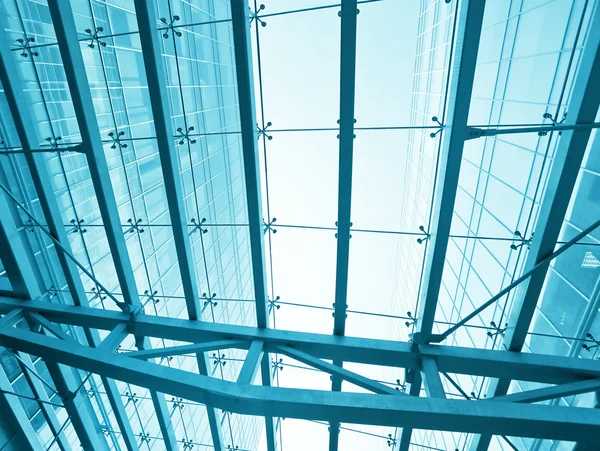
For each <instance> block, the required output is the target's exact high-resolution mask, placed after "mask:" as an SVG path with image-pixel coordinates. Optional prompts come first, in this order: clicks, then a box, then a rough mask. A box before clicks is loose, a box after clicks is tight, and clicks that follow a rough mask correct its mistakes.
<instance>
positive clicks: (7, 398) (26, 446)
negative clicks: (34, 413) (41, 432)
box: [0, 366, 43, 451]
mask: <svg viewBox="0 0 600 451" xmlns="http://www.w3.org/2000/svg"><path fill="white" fill-rule="evenodd" d="M0 390H2V391H1V392H0V412H2V421H5V420H6V422H7V423H8V424H9V425H10V428H11V429H12V431H13V432H14V433H15V438H14V439H12V440H15V442H14V443H13V442H12V440H11V441H10V442H9V443H11V446H9V447H8V449H19V450H21V449H22V450H27V451H39V450H40V449H42V448H43V447H42V444H41V443H40V441H39V440H38V437H37V434H36V432H35V429H33V427H32V426H31V423H30V422H29V418H27V414H26V413H25V411H24V410H23V406H21V403H20V402H19V400H18V399H17V397H16V396H14V395H9V394H7V393H5V392H12V391H13V389H12V385H10V382H9V380H8V378H7V377H6V373H5V372H4V368H2V366H0Z"/></svg>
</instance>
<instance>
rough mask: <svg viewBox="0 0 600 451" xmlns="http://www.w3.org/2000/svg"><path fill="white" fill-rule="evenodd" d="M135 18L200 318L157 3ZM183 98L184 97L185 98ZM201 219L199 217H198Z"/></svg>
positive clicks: (189, 289)
mask: <svg viewBox="0 0 600 451" xmlns="http://www.w3.org/2000/svg"><path fill="white" fill-rule="evenodd" d="M135 10H136V20H137V23H138V28H139V31H140V40H141V45H142V57H143V59H144V67H145V69H146V77H147V79H148V89H149V92H150V104H151V106H152V115H153V117H154V128H155V131H156V141H157V145H158V153H159V156H160V162H161V168H162V173H163V179H164V182H165V191H166V193H167V201H168V204H169V215H170V218H171V224H172V229H173V238H174V241H175V249H176V251H177V261H178V264H179V270H180V273H181V280H182V285H183V292H184V295H185V301H186V306H187V313H188V317H189V318H190V319H191V320H200V319H201V310H200V303H199V293H198V284H197V279H196V274H195V272H194V264H193V254H192V249H191V247H190V242H189V234H188V228H187V221H186V213H185V205H184V202H183V191H182V187H181V176H180V173H181V169H180V165H179V155H178V154H177V150H176V149H175V145H174V142H173V136H174V133H173V125H172V122H171V117H172V113H171V107H170V104H169V93H168V90H167V79H166V76H165V74H166V72H165V68H164V64H163V57H162V43H161V42H160V39H161V38H162V36H161V35H160V34H159V31H158V30H157V27H156V24H157V23H158V21H157V18H156V11H155V5H154V3H152V2H147V1H146V0H136V1H135ZM182 101H183V99H182ZM198 220H200V218H198ZM196 360H197V361H198V370H199V371H200V374H204V375H208V365H207V357H206V355H205V354H203V353H197V354H196ZM206 413H207V416H208V422H209V425H210V432H211V436H212V442H213V446H214V447H215V449H222V448H223V433H222V431H221V422H220V421H219V417H220V414H219V412H217V411H216V410H215V409H214V408H213V407H212V406H208V405H207V406H206Z"/></svg>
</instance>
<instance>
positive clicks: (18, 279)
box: [0, 192, 41, 299]
mask: <svg viewBox="0 0 600 451" xmlns="http://www.w3.org/2000/svg"><path fill="white" fill-rule="evenodd" d="M11 210H12V209H11V208H10V207H9V200H8V199H7V196H6V195H5V194H4V192H0V260H2V264H3V265H4V269H5V270H6V275H7V276H8V280H9V281H10V284H11V286H12V291H13V292H14V294H15V296H16V297H19V298H23V299H35V298H38V297H39V296H40V295H41V292H40V290H39V288H38V284H37V280H36V279H35V275H34V273H33V271H21V269H20V268H21V267H22V266H21V265H27V266H29V264H30V263H29V257H28V256H27V253H26V251H25V247H24V245H23V243H22V241H21V237H20V235H19V231H18V230H17V227H16V225H15V221H14V220H13V217H12V214H11Z"/></svg>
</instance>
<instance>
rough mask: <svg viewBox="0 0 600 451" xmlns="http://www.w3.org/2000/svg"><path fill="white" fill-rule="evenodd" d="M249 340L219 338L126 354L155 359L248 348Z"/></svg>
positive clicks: (135, 357) (144, 358)
mask: <svg viewBox="0 0 600 451" xmlns="http://www.w3.org/2000/svg"><path fill="white" fill-rule="evenodd" d="M249 346H250V342H248V341H243V340H219V341H209V342H206V343H196V344H191V345H181V346H170V347H167V348H157V349H148V350H144V351H133V352H128V353H127V356H129V357H133V358H134V359H143V360H148V359H156V358H161V357H169V356H174V355H184V354H193V353H197V352H207V351H217V350H220V349H248V347H249Z"/></svg>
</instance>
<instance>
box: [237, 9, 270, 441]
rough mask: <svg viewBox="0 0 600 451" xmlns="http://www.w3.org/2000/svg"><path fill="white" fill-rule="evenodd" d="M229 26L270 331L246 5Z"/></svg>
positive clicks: (266, 362) (254, 248)
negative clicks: (232, 43) (231, 29)
mask: <svg viewBox="0 0 600 451" xmlns="http://www.w3.org/2000/svg"><path fill="white" fill-rule="evenodd" d="M231 22H232V27H233V42H234V46H233V47H234V49H233V50H234V54H235V69H236V76H237V85H238V100H239V106H240V122H241V130H242V154H243V160H244V178H245V182H246V202H247V204H248V224H249V234H250V254H251V258H252V276H253V283H254V299H255V308H256V324H257V326H258V327H260V328H267V327H269V313H268V311H267V299H268V295H267V275H266V270H265V265H266V263H265V243H264V231H263V214H262V196H261V193H260V169H259V161H258V149H257V135H256V105H255V102H254V77H253V74H252V42H251V40H250V16H249V14H248V2H247V1H245V0H232V1H231ZM260 373H261V379H262V384H263V385H265V386H267V387H270V386H271V379H272V373H271V358H270V356H269V353H267V352H265V353H264V356H263V358H262V360H261V365H260ZM265 423H266V433H267V448H268V450H269V451H275V449H276V445H275V423H274V421H273V417H271V416H265Z"/></svg>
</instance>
